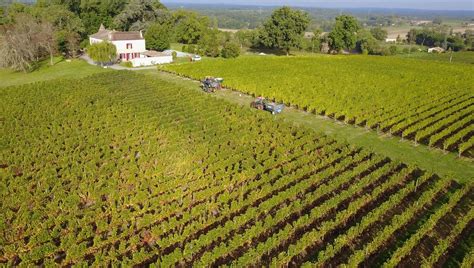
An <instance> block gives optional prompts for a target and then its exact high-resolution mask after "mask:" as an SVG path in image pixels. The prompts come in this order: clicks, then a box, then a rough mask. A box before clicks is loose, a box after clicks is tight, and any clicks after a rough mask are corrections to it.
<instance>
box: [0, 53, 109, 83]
mask: <svg viewBox="0 0 474 268" xmlns="http://www.w3.org/2000/svg"><path fill="white" fill-rule="evenodd" d="M107 71H109V70H107V69H103V68H101V67H98V66H92V65H89V64H88V63H87V62H85V61H83V60H79V59H76V60H72V61H71V62H67V61H65V60H62V59H61V58H57V59H56V60H55V64H54V65H53V66H50V65H49V60H46V61H43V62H41V63H40V67H39V68H38V69H36V70H35V71H33V72H31V73H23V72H15V71H13V70H10V69H0V87H7V86H14V85H20V84H26V83H33V82H37V81H45V80H52V79H58V78H80V77H85V76H88V75H91V74H94V73H98V72H107Z"/></svg>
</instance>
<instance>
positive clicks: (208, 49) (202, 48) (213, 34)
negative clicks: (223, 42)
mask: <svg viewBox="0 0 474 268" xmlns="http://www.w3.org/2000/svg"><path fill="white" fill-rule="evenodd" d="M218 35H219V31H218V30H207V31H206V32H205V33H204V34H203V35H202V37H201V38H200V39H199V41H198V46H199V52H200V53H202V54H204V55H206V56H209V57H218V56H219V54H220V50H219V47H220V44H219V36H218Z"/></svg>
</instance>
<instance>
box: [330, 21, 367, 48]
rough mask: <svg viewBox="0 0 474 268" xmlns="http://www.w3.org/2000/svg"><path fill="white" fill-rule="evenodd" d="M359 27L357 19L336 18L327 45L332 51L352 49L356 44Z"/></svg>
mask: <svg viewBox="0 0 474 268" xmlns="http://www.w3.org/2000/svg"><path fill="white" fill-rule="evenodd" d="M359 29H360V26H359V23H358V22H357V19H356V18H354V17H352V16H349V15H341V16H338V17H337V18H336V25H335V26H334V29H333V30H332V31H331V32H330V33H329V36H328V37H329V41H330V42H329V43H330V46H331V48H332V49H333V50H337V51H340V50H342V49H353V48H354V47H355V46H356V42H357V31H359Z"/></svg>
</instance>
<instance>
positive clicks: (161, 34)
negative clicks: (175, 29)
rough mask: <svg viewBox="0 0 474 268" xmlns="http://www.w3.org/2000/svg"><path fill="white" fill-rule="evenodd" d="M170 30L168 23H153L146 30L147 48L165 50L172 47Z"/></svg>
mask: <svg viewBox="0 0 474 268" xmlns="http://www.w3.org/2000/svg"><path fill="white" fill-rule="evenodd" d="M170 31H171V29H170V27H169V26H168V25H166V24H165V25H163V24H159V23H154V24H152V25H151V26H150V27H149V28H148V30H147V31H146V32H145V40H146V46H147V49H152V50H158V51H163V50H165V49H168V48H170Z"/></svg>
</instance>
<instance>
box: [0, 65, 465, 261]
mask: <svg viewBox="0 0 474 268" xmlns="http://www.w3.org/2000/svg"><path fill="white" fill-rule="evenodd" d="M216 64H218V63H216ZM196 66H199V65H196ZM247 67H248V66H247ZM183 68H186V67H185V66H183ZM250 73H251V72H250ZM233 81H236V80H232V78H231V77H229V83H230V84H232V83H233ZM308 83H310V82H309V81H308ZM321 83H323V82H321ZM0 94H1V95H2V98H1V99H0V104H1V105H0V114H1V117H0V124H1V126H2V127H1V135H0V146H1V147H0V148H1V151H0V152H1V153H0V178H1V179H0V194H1V196H2V202H0V232H1V235H0V265H7V266H16V265H21V266H34V265H40V266H46V267H49V266H52V265H60V266H70V265H78V266H83V265H97V266H109V265H116V264H118V263H120V264H122V265H123V266H125V267H128V266H131V265H138V266H145V265H152V264H156V265H158V266H160V267H171V266H179V267H190V266H198V267H202V266H212V267H215V266H229V265H231V266H234V267H244V266H251V267H257V266H272V267H274V266H275V265H279V266H291V267H294V266H302V265H308V266H315V265H317V266H324V267H329V266H336V265H341V264H347V265H349V266H351V267H353V266H355V265H362V266H365V267H372V266H384V267H394V266H397V265H399V266H402V267H417V266H420V265H421V266H424V267H433V266H441V265H454V266H459V265H463V267H472V266H473V263H474V258H473V249H474V206H473V205H474V187H473V185H472V183H468V184H464V185H461V184H458V183H456V182H455V181H454V180H449V179H445V178H440V177H439V176H437V175H436V174H431V173H429V172H427V171H423V170H420V169H419V168H417V167H414V166H409V165H406V164H404V163H400V162H395V161H392V160H390V159H388V158H386V157H383V156H380V155H377V154H374V153H372V152H369V151H366V150H364V149H360V148H354V147H351V146H349V145H347V144H344V143H340V142H338V141H335V140H333V139H331V138H328V137H326V136H323V135H320V134H317V133H315V132H312V131H310V130H307V129H305V128H303V127H295V126H292V125H290V124H287V123H285V122H283V121H281V120H280V119H278V118H276V119H275V118H274V117H273V116H271V115H270V114H267V113H262V112H259V111H254V110H251V109H249V108H248V107H240V106H237V105H232V104H229V103H225V102H222V101H219V100H218V99H215V98H213V97H210V96H208V95H206V94H203V93H201V92H199V91H198V89H197V90H195V91H193V90H189V89H184V88H179V87H177V86H176V85H175V84H173V83H170V82H164V81H161V80H159V79H154V78H151V77H145V76H144V75H142V74H136V73H131V72H108V73H104V74H98V75H94V76H91V77H89V78H87V79H81V80H56V81H53V82H39V83H35V84H31V85H22V86H16V87H8V88H3V89H0ZM337 94H341V93H337ZM446 94H448V95H450V96H451V97H450V99H454V98H455V97H456V98H457V101H456V102H458V103H460V104H461V103H465V104H466V106H469V105H468V104H467V103H469V101H470V98H469V97H468V96H472V92H471V93H466V94H464V95H462V94H460V93H455V92H451V93H446ZM469 94H471V95H469ZM455 95H456V96H455ZM461 95H462V96H464V97H462V96H461ZM430 98H431V96H425V99H426V103H425V106H423V107H425V108H427V107H428V106H429V104H428V99H430ZM435 104H438V106H439V105H441V104H439V102H436V101H435V100H432V105H435ZM419 105H421V103H419ZM461 106H462V105H461ZM440 107H445V106H440ZM453 107H458V111H459V112H460V113H461V112H462V111H465V110H467V108H465V109H461V108H460V106H453ZM469 107H471V106H469ZM367 108H368V107H367ZM433 109H437V108H433ZM400 118H402V117H400ZM471 119H472V118H471ZM384 122H385V121H384ZM470 123H472V122H470ZM471 126H472V124H471ZM463 128H464V129H468V128H466V127H463ZM471 129H472V128H471ZM471 134H472V133H471Z"/></svg>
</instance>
